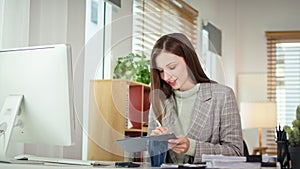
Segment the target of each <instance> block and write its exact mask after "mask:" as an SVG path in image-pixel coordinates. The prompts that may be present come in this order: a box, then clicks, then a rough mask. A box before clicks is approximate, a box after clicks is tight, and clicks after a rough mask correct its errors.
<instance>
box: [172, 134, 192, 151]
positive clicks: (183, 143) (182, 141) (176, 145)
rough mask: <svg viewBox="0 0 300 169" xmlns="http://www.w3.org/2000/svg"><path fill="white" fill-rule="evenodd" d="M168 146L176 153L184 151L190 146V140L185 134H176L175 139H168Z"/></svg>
mask: <svg viewBox="0 0 300 169" xmlns="http://www.w3.org/2000/svg"><path fill="white" fill-rule="evenodd" d="M168 148H169V149H172V150H173V151H174V152H176V153H178V154H182V153H186V152H187V151H188V150H189V148H190V140H189V139H188V138H186V137H185V136H178V137H177V139H170V140H169V141H168Z"/></svg>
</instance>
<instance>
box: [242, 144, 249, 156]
mask: <svg viewBox="0 0 300 169" xmlns="http://www.w3.org/2000/svg"><path fill="white" fill-rule="evenodd" d="M243 145H244V156H246V157H248V156H249V150H248V146H247V143H246V141H245V140H243Z"/></svg>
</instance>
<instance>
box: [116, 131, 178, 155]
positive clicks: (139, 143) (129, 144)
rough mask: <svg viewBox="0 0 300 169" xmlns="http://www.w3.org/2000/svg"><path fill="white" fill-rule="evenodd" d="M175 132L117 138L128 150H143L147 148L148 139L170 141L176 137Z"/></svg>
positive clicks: (131, 151)
mask: <svg viewBox="0 0 300 169" xmlns="http://www.w3.org/2000/svg"><path fill="white" fill-rule="evenodd" d="M175 138H176V136H175V135H174V133H167V134H158V135H152V136H142V137H128V138H125V139H121V140H117V143H118V144H119V145H120V146H121V147H122V148H123V149H124V150H125V151H127V152H130V153H133V152H141V151H146V150H147V142H148V140H161V141H168V140H169V139H175Z"/></svg>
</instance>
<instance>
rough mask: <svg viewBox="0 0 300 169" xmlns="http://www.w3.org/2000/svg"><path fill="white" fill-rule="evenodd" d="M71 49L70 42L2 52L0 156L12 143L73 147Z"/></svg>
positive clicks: (0, 74) (0, 68)
mask: <svg viewBox="0 0 300 169" xmlns="http://www.w3.org/2000/svg"><path fill="white" fill-rule="evenodd" d="M70 51H71V49H70V46H69V45H65V44H55V45H49V46H35V47H25V48H16V49H7V50H0V110H1V112H0V158H1V156H2V157H3V156H6V151H7V147H8V144H9V143H10V142H21V143H34V144H46V145H59V146H70V145H72V136H73V134H72V133H73V132H74V129H75V126H74V111H73V81H72V78H73V72H72V62H71V52H70ZM1 107H2V109H1Z"/></svg>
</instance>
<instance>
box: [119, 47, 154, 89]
mask: <svg viewBox="0 0 300 169" xmlns="http://www.w3.org/2000/svg"><path fill="white" fill-rule="evenodd" d="M113 78H114V79H128V80H133V81H137V82H142V83H145V84H149V83H150V60H149V59H147V58H146V56H145V55H143V54H142V55H140V54H134V53H130V54H128V55H127V56H124V57H119V58H118V60H117V64H116V67H115V69H114V75H113Z"/></svg>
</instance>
